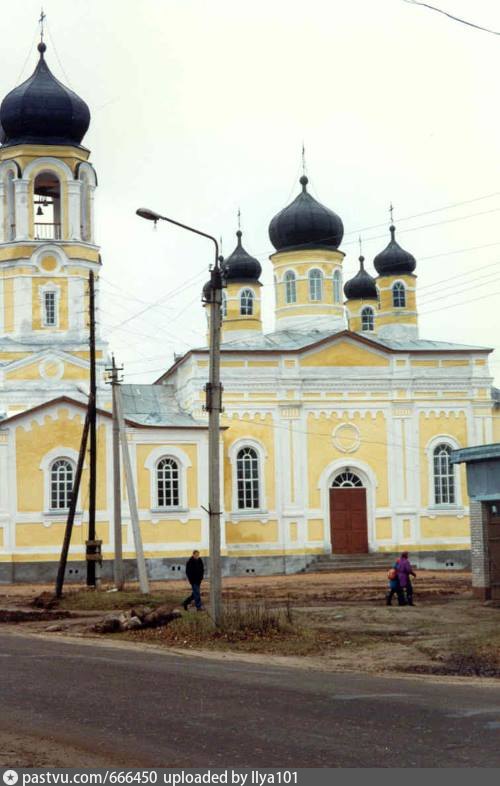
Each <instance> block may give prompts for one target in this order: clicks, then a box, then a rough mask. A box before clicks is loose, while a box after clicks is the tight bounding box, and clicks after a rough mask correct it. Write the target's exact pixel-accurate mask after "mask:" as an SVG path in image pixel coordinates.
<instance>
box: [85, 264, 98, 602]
mask: <svg viewBox="0 0 500 786" xmlns="http://www.w3.org/2000/svg"><path fill="white" fill-rule="evenodd" d="M89 333H90V336H89V344H90V396H89V425H90V461H89V471H90V477H89V530H88V539H87V542H86V559H87V586H89V587H95V585H96V558H97V557H98V556H99V554H98V548H97V546H98V545H99V546H100V544H97V542H96V537H95V535H96V529H95V512H96V489H97V430H96V420H97V409H96V396H97V386H96V367H95V280H94V273H93V271H92V270H91V271H90V273H89Z"/></svg>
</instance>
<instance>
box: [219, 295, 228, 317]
mask: <svg viewBox="0 0 500 786" xmlns="http://www.w3.org/2000/svg"><path fill="white" fill-rule="evenodd" d="M220 313H221V314H222V319H225V318H226V317H227V294H226V293H225V292H224V290H223V291H222V302H221V306H220Z"/></svg>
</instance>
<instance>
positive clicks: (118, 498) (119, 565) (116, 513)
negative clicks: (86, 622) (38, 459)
mask: <svg viewBox="0 0 500 786" xmlns="http://www.w3.org/2000/svg"><path fill="white" fill-rule="evenodd" d="M106 371H108V372H109V374H110V376H109V380H108V381H109V383H110V384H111V390H112V394H113V518H114V536H115V537H114V541H115V559H114V563H113V578H114V580H115V586H116V588H117V589H119V590H122V589H123V584H124V577H123V548H122V489H121V475H120V424H119V423H118V413H117V408H116V388H117V386H118V385H119V384H120V382H121V379H119V378H118V374H119V372H120V371H123V366H120V368H118V366H117V365H116V363H115V356H114V355H112V366H111V368H107V369H106Z"/></svg>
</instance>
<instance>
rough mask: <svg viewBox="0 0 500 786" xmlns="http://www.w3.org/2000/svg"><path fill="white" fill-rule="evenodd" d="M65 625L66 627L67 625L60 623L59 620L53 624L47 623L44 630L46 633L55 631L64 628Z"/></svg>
mask: <svg viewBox="0 0 500 786" xmlns="http://www.w3.org/2000/svg"><path fill="white" fill-rule="evenodd" d="M67 627H68V626H67V625H63V624H62V623H60V622H59V623H58V622H56V623H55V624H54V625H47V627H46V628H45V630H46V631H47V632H48V633H56V632H57V631H59V630H66V628H67Z"/></svg>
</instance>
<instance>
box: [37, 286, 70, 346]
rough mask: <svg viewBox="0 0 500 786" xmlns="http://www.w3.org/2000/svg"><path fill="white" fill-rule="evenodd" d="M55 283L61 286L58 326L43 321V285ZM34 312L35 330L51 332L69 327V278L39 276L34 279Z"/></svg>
mask: <svg viewBox="0 0 500 786" xmlns="http://www.w3.org/2000/svg"><path fill="white" fill-rule="evenodd" d="M48 284H50V285H55V286H57V287H58V288H59V291H60V295H59V324H58V326H57V327H45V326H44V324H43V321H42V300H41V289H42V287H45V286H47V285H48ZM32 293H33V296H32V314H33V330H47V331H50V332H53V331H56V332H60V331H63V330H67V329H68V279H67V278H62V277H58V278H42V277H37V278H36V279H34V280H33V288H32Z"/></svg>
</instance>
